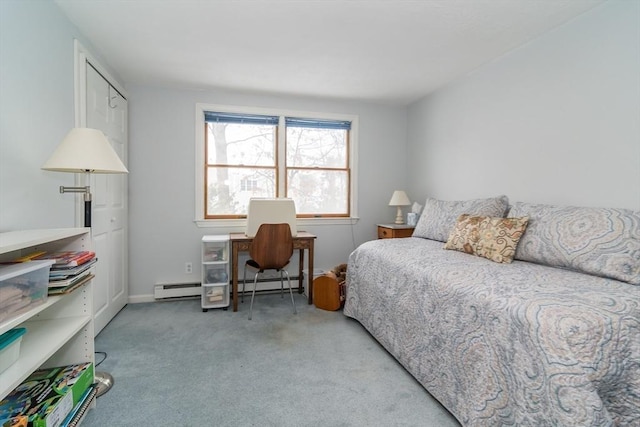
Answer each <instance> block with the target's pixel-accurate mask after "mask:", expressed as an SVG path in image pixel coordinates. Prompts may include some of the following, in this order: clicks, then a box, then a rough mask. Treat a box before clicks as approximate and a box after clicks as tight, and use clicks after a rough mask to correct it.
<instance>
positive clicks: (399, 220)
mask: <svg viewBox="0 0 640 427" xmlns="http://www.w3.org/2000/svg"><path fill="white" fill-rule="evenodd" d="M396 224H404V219H403V218H402V208H401V207H400V206H398V210H397V212H396Z"/></svg>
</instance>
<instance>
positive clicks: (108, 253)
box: [86, 63, 129, 334]
mask: <svg viewBox="0 0 640 427" xmlns="http://www.w3.org/2000/svg"><path fill="white" fill-rule="evenodd" d="M86 73H87V74H86V76H87V78H86V126H87V127H89V128H94V129H100V130H101V131H102V132H104V134H105V135H106V136H107V139H108V140H109V142H111V145H112V146H113V148H114V150H115V151H116V153H118V156H120V159H122V162H123V163H124V164H125V166H126V165H127V144H128V130H127V100H126V99H125V98H123V97H122V95H120V94H119V93H118V91H116V90H115V89H114V88H113V87H112V86H111V85H110V84H109V82H108V81H107V80H105V79H104V78H103V77H102V76H101V75H100V74H99V73H98V72H97V71H96V70H95V69H94V68H93V67H92V66H91V65H90V64H89V63H87V64H86ZM91 191H92V193H93V216H92V220H91V224H92V234H93V241H94V242H93V245H94V248H95V251H96V256H97V257H98V263H97V264H96V279H95V282H94V293H93V295H94V301H93V307H94V314H95V322H94V324H95V333H96V334H98V333H99V332H100V331H101V330H102V329H103V328H104V327H105V326H106V325H107V323H109V321H110V320H111V319H112V318H113V317H114V316H115V315H116V314H117V313H118V312H119V311H120V310H121V309H122V308H123V307H124V306H125V305H126V304H127V300H128V298H129V282H128V277H129V272H128V262H127V260H128V254H127V246H128V242H127V235H128V219H127V210H128V206H127V197H128V193H127V175H126V174H115V175H114V174H92V182H91Z"/></svg>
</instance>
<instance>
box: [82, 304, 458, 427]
mask: <svg viewBox="0 0 640 427" xmlns="http://www.w3.org/2000/svg"><path fill="white" fill-rule="evenodd" d="M296 305H297V307H298V314H297V315H293V313H292V310H291V299H290V298H288V295H286V294H285V299H280V295H279V294H270V295H257V296H256V301H255V303H254V311H253V320H251V321H250V320H247V314H248V310H249V301H248V299H245V302H244V304H240V307H239V311H238V312H236V313H233V312H232V311H231V308H229V310H228V311H223V310H219V309H218V310H209V312H207V313H203V312H202V310H201V309H200V301H199V300H186V301H173V302H157V303H145V304H130V305H128V306H127V307H125V308H124V309H123V310H122V311H121V312H120V313H119V314H118V315H117V316H116V317H115V318H114V319H113V320H112V321H111V323H110V324H109V325H108V326H107V327H106V328H105V329H104V330H103V331H102V332H101V333H100V334H99V335H98V337H97V338H96V345H95V346H96V351H106V352H107V353H108V357H107V359H106V360H105V361H104V362H103V363H102V364H101V365H100V366H99V367H98V369H97V370H99V371H107V372H109V373H111V374H112V375H113V376H114V378H115V385H114V387H113V388H112V389H111V390H110V391H109V392H108V393H106V394H104V395H103V396H101V397H99V398H98V400H97V406H96V408H95V409H93V410H91V411H89V413H88V415H87V417H86V419H85V421H84V422H83V426H89V427H91V426H100V427H104V426H144V425H153V426H437V427H447V426H459V424H458V423H457V421H456V420H455V419H454V418H453V417H452V416H451V415H450V414H449V413H448V412H447V411H446V410H445V409H444V408H443V407H442V406H441V405H440V404H439V403H438V402H437V401H436V400H435V399H433V398H432V397H431V396H430V395H429V394H428V393H427V392H426V391H425V390H424V388H422V386H420V384H419V383H418V382H417V381H415V380H414V379H413V377H411V376H410V375H409V374H408V373H407V372H406V371H405V370H404V368H402V366H400V364H398V363H397V361H396V360H395V359H394V358H393V357H392V356H391V355H390V354H389V353H387V352H386V351H385V350H384V349H383V348H382V347H381V346H380V345H379V344H378V343H377V342H376V341H375V340H374V339H373V338H372V337H371V336H370V335H369V334H368V333H367V332H366V330H365V329H364V328H363V327H362V326H361V325H360V324H359V323H358V322H356V321H354V320H352V319H349V318H347V317H345V316H344V315H343V314H342V312H341V311H337V312H330V311H324V310H319V309H317V308H315V307H314V306H312V305H311V306H310V305H308V304H307V303H306V298H305V297H304V296H303V295H298V294H296ZM100 360H101V356H100V355H97V356H96V361H97V362H98V361H100Z"/></svg>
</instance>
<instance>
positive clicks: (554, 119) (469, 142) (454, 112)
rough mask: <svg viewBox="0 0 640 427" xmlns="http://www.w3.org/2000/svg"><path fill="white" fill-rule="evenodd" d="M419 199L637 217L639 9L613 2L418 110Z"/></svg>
mask: <svg viewBox="0 0 640 427" xmlns="http://www.w3.org/2000/svg"><path fill="white" fill-rule="evenodd" d="M408 123H409V125H408V144H409V147H408V151H409V153H410V156H409V157H408V169H409V175H410V179H409V182H410V183H411V184H410V185H409V189H410V191H411V192H412V193H413V194H414V195H415V196H414V197H419V198H420V199H422V200H424V198H425V197H427V196H432V197H437V198H442V199H449V200H456V199H458V200H459V199H467V198H476V197H485V196H493V195H498V194H506V195H508V196H509V198H510V200H511V201H528V202H534V203H552V204H563V205H578V206H610V207H622V208H630V209H635V210H640V2H637V1H625V0H622V1H611V2H608V3H605V4H604V5H602V6H600V7H598V8H595V9H593V10H591V11H589V12H587V13H585V14H583V15H581V16H579V17H577V18H576V19H574V20H572V21H570V22H568V23H567V24H565V25H564V26H562V27H560V28H558V29H556V30H555V31H553V32H550V33H548V34H546V35H544V36H542V37H540V38H538V39H536V40H533V41H532V42H530V43H529V44H527V45H525V46H523V47H521V48H519V49H517V50H515V51H513V52H511V53H510V54H508V55H505V56H503V57H501V58H499V59H498V60H495V61H493V62H491V63H489V64H486V65H485V66H483V67H481V68H480V69H478V70H476V71H475V72H474V73H472V74H471V75H469V76H467V77H466V78H464V79H462V80H459V81H457V82H455V83H454V84H451V85H449V86H448V87H446V88H444V89H442V90H439V91H437V92H435V93H434V94H432V95H431V96H428V97H426V98H424V99H423V100H421V101H419V102H417V103H415V104H413V105H411V106H410V108H409V114H408Z"/></svg>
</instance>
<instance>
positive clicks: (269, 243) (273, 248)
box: [242, 223, 297, 320]
mask: <svg viewBox="0 0 640 427" xmlns="http://www.w3.org/2000/svg"><path fill="white" fill-rule="evenodd" d="M292 255H293V237H292V236H291V228H290V227H289V224H286V223H285V224H262V225H260V228H258V232H257V233H256V236H255V237H254V238H253V241H252V242H251V246H250V247H249V256H250V257H251V258H250V259H249V260H247V262H246V263H245V264H244V278H243V280H242V298H243V300H244V288H245V284H246V281H247V267H252V268H255V269H257V270H258V271H257V272H256V274H255V276H254V278H253V292H252V293H251V306H250V307H249V320H251V314H252V312H253V299H254V297H255V295H256V286H257V284H258V275H259V274H260V273H263V272H264V271H265V270H276V271H279V272H280V295H281V297H283V298H284V277H283V273H284V274H286V275H287V283H288V284H289V293H290V294H291V303H292V304H293V314H296V313H297V312H296V303H295V301H294V299H293V290H292V289H291V279H290V278H289V272H288V271H287V270H285V269H284V268H285V267H286V266H287V265H288V264H289V260H290V259H291V256H292Z"/></svg>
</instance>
